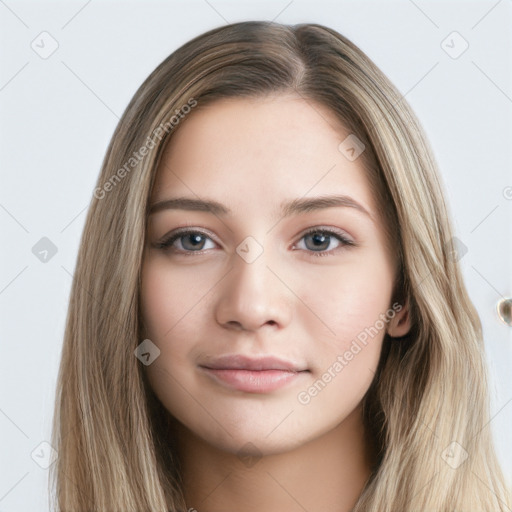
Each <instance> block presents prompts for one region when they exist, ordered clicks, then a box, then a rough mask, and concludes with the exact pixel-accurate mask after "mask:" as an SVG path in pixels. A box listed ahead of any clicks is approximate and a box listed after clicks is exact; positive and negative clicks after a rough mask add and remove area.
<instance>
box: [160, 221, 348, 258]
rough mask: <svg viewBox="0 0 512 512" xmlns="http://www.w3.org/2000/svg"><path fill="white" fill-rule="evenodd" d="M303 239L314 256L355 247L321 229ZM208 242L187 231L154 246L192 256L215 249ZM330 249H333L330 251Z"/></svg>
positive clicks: (205, 238) (333, 232) (199, 232)
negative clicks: (176, 244)
mask: <svg viewBox="0 0 512 512" xmlns="http://www.w3.org/2000/svg"><path fill="white" fill-rule="evenodd" d="M303 239H304V240H305V241H310V242H311V243H306V244H305V245H306V248H305V249H303V250H306V251H307V252H310V253H311V254H312V255H313V256H328V255H332V254H333V253H335V252H337V251H338V250H339V249H343V248H344V247H346V246H354V245H355V243H354V242H352V240H349V239H348V238H347V237H345V236H344V235H343V234H342V233H341V232H339V233H338V232H337V231H332V230H328V229H320V228H313V229H310V230H309V231H307V232H306V233H304V234H303V235H302V237H301V238H300V239H299V242H300V241H301V240H303ZM207 240H210V241H211V242H212V243H213V244H215V243H214V242H213V240H212V239H211V238H210V237H209V236H208V235H207V234H206V233H203V232H202V231H197V230H191V229H185V230H180V231H178V232H175V233H171V235H169V236H168V237H167V238H165V239H164V240H162V241H160V242H157V243H156V244H155V245H154V246H155V247H156V248H157V249H161V250H167V251H171V252H176V253H181V254H185V255H187V256H189V255H192V253H200V251H202V250H206V249H211V248H214V245H213V246H212V247H205V245H206V241H207ZM335 240H337V241H338V245H337V246H336V247H334V248H332V247H331V246H332V242H333V241H335ZM177 241H179V242H180V245H181V247H176V246H175V242H177ZM329 247H331V248H330V249H329ZM326 249H329V250H326ZM301 250H302V249H301Z"/></svg>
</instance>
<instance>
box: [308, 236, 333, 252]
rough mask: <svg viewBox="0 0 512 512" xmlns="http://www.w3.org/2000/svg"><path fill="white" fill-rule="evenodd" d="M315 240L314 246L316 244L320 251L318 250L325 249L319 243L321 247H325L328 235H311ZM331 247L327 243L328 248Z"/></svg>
mask: <svg viewBox="0 0 512 512" xmlns="http://www.w3.org/2000/svg"><path fill="white" fill-rule="evenodd" d="M310 236H311V237H312V238H313V240H314V244H315V247H316V248H317V249H318V248H322V249H323V248H325V247H320V246H319V245H318V244H317V243H319V244H320V245H325V244H326V240H327V239H328V235H327V236H326V235H323V234H321V233H315V234H314V235H310ZM328 245H329V243H328V242H327V246H328Z"/></svg>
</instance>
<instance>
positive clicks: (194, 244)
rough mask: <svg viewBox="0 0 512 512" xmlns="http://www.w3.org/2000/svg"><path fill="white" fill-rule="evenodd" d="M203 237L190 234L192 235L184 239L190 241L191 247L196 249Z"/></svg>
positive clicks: (197, 234)
mask: <svg viewBox="0 0 512 512" xmlns="http://www.w3.org/2000/svg"><path fill="white" fill-rule="evenodd" d="M202 236H203V235H201V234H199V233H195V234H192V235H188V236H187V237H185V241H191V245H192V248H197V247H198V245H201V242H202V240H201V238H202Z"/></svg>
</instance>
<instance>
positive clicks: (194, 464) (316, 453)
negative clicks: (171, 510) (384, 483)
mask: <svg viewBox="0 0 512 512" xmlns="http://www.w3.org/2000/svg"><path fill="white" fill-rule="evenodd" d="M176 434H177V437H178V446H179V447H180V449H179V457H180V461H181V465H182V477H183V488H184V496H185V502H186V503H187V507H189V509H195V510H197V512H221V511H225V510H226V509H229V510H244V511H246V512H257V511H265V512H277V511H280V512H281V511H282V510H286V511H287V512H299V511H300V512H303V511H304V510H309V511H313V510H333V511H336V512H348V511H350V510H351V509H352V508H353V506H354V505H355V503H356V501H357V499H358V497H359V495H360V494H361V491H362V489H363V487H364V485H365V483H366V481H367V480H368V478H369V476H370V473H371V469H370V468H371V464H372V460H371V459H372V458H371V454H370V450H369V448H368V445H367V443H366V439H365V434H364V427H363V422H362V416H361V408H360V407H359V408H357V409H356V410H355V411H353V412H352V413H351V414H350V415H349V416H348V417H347V418H346V419H345V420H344V421H343V422H342V423H340V424H339V425H337V426H336V427H335V428H333V429H332V430H330V431H328V432H326V433H325V434H323V435H322V436H320V437H318V438H316V439H313V440H311V441H309V442H307V443H305V444H303V445H301V446H299V447H298V448H295V449H293V450H291V451H287V452H283V453H279V454H272V455H265V454H262V456H261V458H259V457H253V458H252V459H251V458H249V459H245V458H244V459H243V460H241V458H240V457H239V456H237V454H236V453H235V454H234V453H228V452H226V451H223V450H219V449H218V448H216V447H215V446H212V445H210V444H208V443H206V442H205V441H204V440H202V439H201V438H198V437H197V436H195V435H194V434H193V433H192V432H191V431H189V430H188V429H186V428H185V427H184V426H183V425H181V424H178V425H177V431H176Z"/></svg>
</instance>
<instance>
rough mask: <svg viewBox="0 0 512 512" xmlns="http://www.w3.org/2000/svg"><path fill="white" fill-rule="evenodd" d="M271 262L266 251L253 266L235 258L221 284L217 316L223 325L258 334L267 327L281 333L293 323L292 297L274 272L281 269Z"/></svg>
mask: <svg viewBox="0 0 512 512" xmlns="http://www.w3.org/2000/svg"><path fill="white" fill-rule="evenodd" d="M268 260H269V258H268V257H267V254H266V252H265V251H263V253H262V254H261V255H260V256H259V257H258V258H257V259H256V260H255V261H252V262H250V263H249V262H247V261H245V260H244V259H243V258H242V257H240V256H239V255H238V254H237V253H234V254H233V266H232V268H231V270H230V271H229V272H228V275H227V276H226V277H225V278H224V279H223V280H222V281H221V283H219V286H220V291H219V295H218V296H217V297H218V299H217V303H216V305H215V315H216V319H217V322H218V323H219V324H220V325H222V326H223V327H225V328H228V329H234V330H244V331H256V330H258V329H260V328H262V327H263V326H271V327H273V328H275V329H281V328H283V327H285V326H286V325H287V324H288V323H289V322H290V317H291V308H292V294H291V292H290V290H289V289H288V288H287V287H286V285H285V284H284V283H283V280H281V279H279V277H278V275H279V273H278V272H276V271H275V270H274V268H273V267H274V266H277V265H274V264H272V265H270V262H269V261H268ZM269 266H270V268H269ZM271 269H272V270H271Z"/></svg>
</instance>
